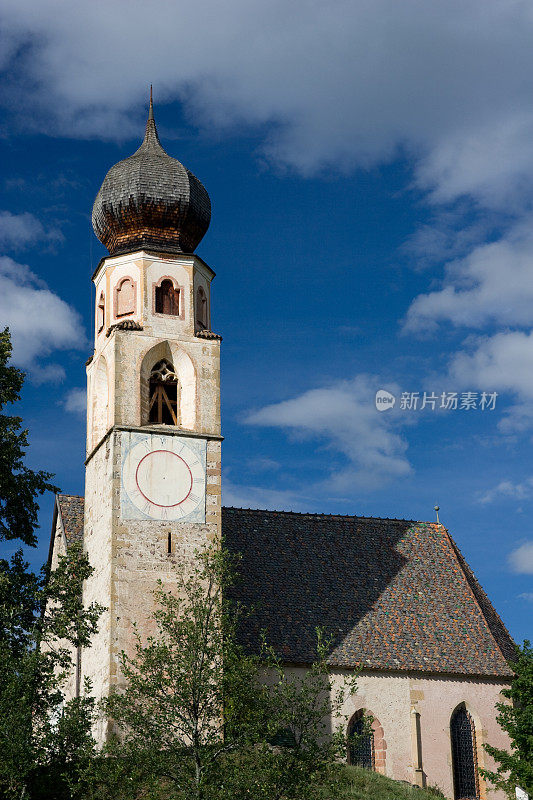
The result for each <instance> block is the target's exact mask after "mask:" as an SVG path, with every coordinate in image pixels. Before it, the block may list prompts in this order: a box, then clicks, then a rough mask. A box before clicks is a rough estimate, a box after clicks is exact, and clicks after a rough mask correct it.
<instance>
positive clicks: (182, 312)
mask: <svg viewBox="0 0 533 800" xmlns="http://www.w3.org/2000/svg"><path fill="white" fill-rule="evenodd" d="M163 281H170V282H171V284H172V286H173V288H174V291H178V292H179V312H180V313H179V314H162V313H161V312H159V311H156V310H155V309H156V290H157V289H159V288H160V287H161V284H162V283H163ZM152 314H153V316H154V317H162V318H163V319H166V318H168V317H171V318H172V319H185V287H184V286H182V285H181V284H179V283H178V282H177V280H176V278H174V277H173V276H172V275H161V277H160V278H159V280H157V281H154V282H153V283H152Z"/></svg>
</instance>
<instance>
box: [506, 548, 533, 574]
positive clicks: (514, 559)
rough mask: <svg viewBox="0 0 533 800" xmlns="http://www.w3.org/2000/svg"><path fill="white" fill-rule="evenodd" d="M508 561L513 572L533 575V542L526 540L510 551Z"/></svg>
mask: <svg viewBox="0 0 533 800" xmlns="http://www.w3.org/2000/svg"><path fill="white" fill-rule="evenodd" d="M508 562H509V566H510V568H511V570H512V571H513V572H518V573H521V574H523V575H533V542H524V544H521V545H520V547H517V548H516V550H512V551H511V552H510V553H509V557H508Z"/></svg>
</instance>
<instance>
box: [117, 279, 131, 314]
mask: <svg viewBox="0 0 533 800" xmlns="http://www.w3.org/2000/svg"><path fill="white" fill-rule="evenodd" d="M115 309H116V311H115V314H116V316H117V317H123V316H124V315H125V314H133V313H134V312H135V285H134V283H133V281H132V279H131V278H123V279H122V280H121V281H120V283H119V284H118V285H117V288H116V289H115Z"/></svg>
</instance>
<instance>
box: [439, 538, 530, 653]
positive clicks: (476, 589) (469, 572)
mask: <svg viewBox="0 0 533 800" xmlns="http://www.w3.org/2000/svg"><path fill="white" fill-rule="evenodd" d="M442 528H443V530H444V532H445V535H446V537H447V538H448V541H449V542H450V545H451V548H452V550H453V553H454V555H455V557H456V558H457V562H458V564H459V567H460V568H461V571H462V573H463V575H464V576H465V579H466V582H467V584H468V588H469V589H470V591H471V593H472V597H473V598H474V602H475V604H476V606H477V607H478V608H479V611H480V613H481V616H482V617H483V619H484V620H485V624H486V626H487V628H488V629H489V632H490V635H491V636H492V638H493V639H494V642H495V644H496V647H497V648H498V650H499V651H500V653H501V655H502V658H503V659H504V661H505V662H506V663H508V662H509V658H510V656H511V655H512V654H511V645H512V646H513V647H515V646H516V644H515V641H514V639H513V637H512V636H511V634H510V633H509V631H508V630H507V627H506V626H505V623H504V622H503V620H502V618H501V617H500V615H499V614H498V612H497V611H496V609H495V608H494V606H493V605H492V602H491V601H490V598H489V596H488V594H487V593H486V591H485V590H484V588H483V586H482V585H481V584H480V582H479V581H478V579H477V577H476V575H475V573H474V570H473V569H472V568H471V566H470V565H469V564H468V562H467V560H466V558H465V557H464V555H463V554H462V552H461V550H460V548H459V547H458V545H457V544H456V542H455V540H454V538H453V537H452V535H451V533H450V532H449V530H448V529H447V528H446V527H445V526H444V525H443V526H442ZM478 593H479V594H480V595H481V600H482V602H483V604H487V605H488V607H489V609H490V611H491V612H492V614H493V615H494V617H495V618H496V622H497V624H498V625H499V626H500V627H501V628H502V631H503V633H504V634H505V635H506V636H507V637H508V639H509V642H508V643H507V644H508V645H509V655H507V656H506V655H505V652H504V648H503V647H502V645H501V643H500V641H499V637H498V635H497V633H496V632H495V631H494V630H493V625H492V624H491V622H490V620H489V619H488V618H487V615H486V613H485V610H484V609H483V605H482V603H481V602H480V598H479V597H478Z"/></svg>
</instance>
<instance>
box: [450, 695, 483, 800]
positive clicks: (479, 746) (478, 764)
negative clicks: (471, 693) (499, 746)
mask: <svg viewBox="0 0 533 800" xmlns="http://www.w3.org/2000/svg"><path fill="white" fill-rule="evenodd" d="M461 710H464V711H465V712H466V714H467V715H468V717H469V719H470V722H471V725H472V734H473V755H474V771H475V784H476V797H477V798H480V799H481V800H486V797H487V787H486V783H485V780H484V779H483V776H482V775H481V773H480V769H483V768H484V767H485V763H484V757H483V756H484V748H483V726H482V723H481V720H480V719H479V717H478V715H477V713H476V712H475V710H474V709H473V708H472V707H471V706H470V704H469V703H468V702H467V701H465V700H463V701H461V702H460V703H458V704H457V705H456V706H455V708H453V710H452V712H451V714H450V718H449V723H448V734H449V737H450V762H449V763H450V768H451V772H452V774H451V779H452V786H453V792H454V796H455V795H456V785H455V766H454V746H453V740H452V721H453V719H454V717H455V715H456V714H457V713H458V712H460V711H461Z"/></svg>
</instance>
